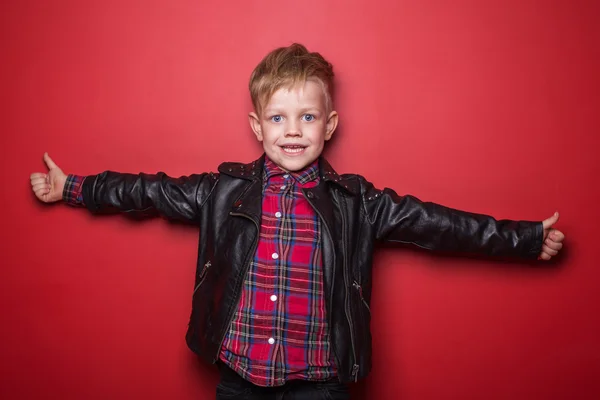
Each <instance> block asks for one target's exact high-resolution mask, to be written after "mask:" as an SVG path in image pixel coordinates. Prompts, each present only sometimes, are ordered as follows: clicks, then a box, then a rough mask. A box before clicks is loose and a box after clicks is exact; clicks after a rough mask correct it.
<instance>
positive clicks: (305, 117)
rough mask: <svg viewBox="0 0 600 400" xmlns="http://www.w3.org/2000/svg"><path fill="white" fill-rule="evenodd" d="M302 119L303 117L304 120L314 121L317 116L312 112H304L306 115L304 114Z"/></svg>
mask: <svg viewBox="0 0 600 400" xmlns="http://www.w3.org/2000/svg"><path fill="white" fill-rule="evenodd" d="M302 119H303V120H304V121H306V122H310V121H312V120H314V119H315V116H314V115H312V114H304V115H303V116H302Z"/></svg>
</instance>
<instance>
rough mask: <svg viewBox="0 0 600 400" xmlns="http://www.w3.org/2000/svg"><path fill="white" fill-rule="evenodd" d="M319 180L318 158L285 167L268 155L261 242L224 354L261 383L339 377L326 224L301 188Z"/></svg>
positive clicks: (227, 361)
mask: <svg viewBox="0 0 600 400" xmlns="http://www.w3.org/2000/svg"><path fill="white" fill-rule="evenodd" d="M318 183H319V169H318V161H315V162H314V163H313V164H311V165H310V166H308V167H307V168H306V169H304V170H303V171H300V172H297V173H286V172H285V171H283V170H281V169H280V168H279V167H277V165H275V164H274V163H273V162H272V161H271V160H269V159H268V158H266V161H265V173H264V177H263V199H262V217H261V226H260V236H259V241H258V247H257V249H256V254H255V256H254V260H253V261H252V262H251V265H250V268H249V270H248V274H247V275H246V279H245V281H244V284H243V288H242V293H241V296H240V302H239V304H238V308H237V311H236V313H235V315H234V317H233V320H232V322H231V326H230V327H229V331H228V333H227V335H226V336H225V341H224V342H223V346H222V348H221V354H220V359H221V361H222V362H224V363H225V364H226V365H227V366H229V367H230V368H231V369H233V370H234V371H236V372H237V373H238V374H239V375H241V376H242V377H243V378H244V379H245V380H247V381H250V382H252V383H254V384H256V385H259V386H281V385H283V384H284V383H285V382H286V381H289V380H292V379H303V380H315V381H319V380H327V379H330V378H332V377H333V376H335V368H334V364H333V358H332V354H331V350H330V346H331V345H330V339H329V328H328V324H327V318H326V312H325V298H324V295H323V274H322V261H321V226H320V222H319V218H318V217H317V215H316V213H315V211H314V210H313V209H312V207H311V206H310V204H309V203H308V201H307V200H306V199H305V198H304V195H303V193H302V191H301V189H302V188H310V187H314V186H316V185H317V184H318Z"/></svg>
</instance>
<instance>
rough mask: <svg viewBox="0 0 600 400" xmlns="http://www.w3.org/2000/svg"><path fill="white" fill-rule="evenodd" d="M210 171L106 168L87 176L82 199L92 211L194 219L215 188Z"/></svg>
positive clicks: (213, 177) (215, 176)
mask: <svg viewBox="0 0 600 400" xmlns="http://www.w3.org/2000/svg"><path fill="white" fill-rule="evenodd" d="M217 180H218V176H217V175H215V174H212V173H204V174H196V175H190V176H182V177H180V178H172V177H169V176H167V175H166V174H165V173H163V172H159V173H157V174H155V175H150V174H143V173H141V174H137V175H134V174H124V173H118V172H112V171H105V172H103V173H101V174H99V175H92V176H88V177H86V179H85V181H84V183H83V190H82V192H83V200H84V203H85V205H86V207H87V208H88V209H89V210H90V211H92V212H116V211H121V212H132V213H136V214H141V215H144V216H146V215H152V214H157V213H158V214H160V215H162V216H164V217H167V218H171V219H178V220H183V221H193V220H195V219H196V218H197V216H198V215H199V213H198V211H199V210H200V208H201V207H202V205H203V204H204V202H205V201H206V200H207V198H208V197H209V195H210V192H211V191H212V189H213V188H214V186H215V184H216V182H217Z"/></svg>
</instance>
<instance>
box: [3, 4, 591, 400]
mask: <svg viewBox="0 0 600 400" xmlns="http://www.w3.org/2000/svg"><path fill="white" fill-rule="evenodd" d="M226 3H230V4H235V6H233V5H230V6H226V5H225V4H226ZM599 4H600V3H598V2H595V1H587V2H586V1H568V0H564V1H533V0H526V1H522V0H518V1H517V0H506V1H500V0H494V1H484V2H481V1H476V0H473V1H468V0H458V1H447V2H445V1H423V0H420V1H378V2H374V1H365V2H359V1H339V2H334V1H307V0H304V1H302V2H300V3H298V2H287V1H268V0H255V1H249V0H246V1H239V2H221V1H211V2H207V1H204V2H200V1H166V0H155V1H151V2H150V1H142V0H139V1H132V0H128V1H124V0H119V1H116V0H104V1H74V0H70V1H67V0H64V1H60V2H50V1H35V0H28V1H24V0H20V1H12V2H11V1H3V2H2V4H1V5H0V8H1V9H0V40H1V42H0V43H1V46H2V48H1V54H2V62H1V64H0V65H1V66H0V69H1V70H0V71H1V74H0V83H1V89H0V90H1V92H2V96H1V98H0V99H1V100H0V101H1V110H2V111H1V113H2V118H1V120H0V123H1V124H2V125H1V127H0V130H1V138H0V148H1V149H2V153H1V157H0V160H1V163H2V165H1V168H0V178H1V179H2V183H3V185H2V196H0V209H2V210H3V217H2V223H1V225H2V229H1V230H0V239H1V240H0V243H1V244H2V255H3V256H2V261H1V264H2V267H1V268H0V318H1V319H0V325H1V328H0V376H1V378H0V397H1V398H11V399H28V398H61V399H107V398H112V399H121V398H140V399H141V398H148V399H155V398H161V399H167V398H177V399H201V398H213V396H214V386H215V384H216V381H217V375H216V373H215V371H214V370H213V369H212V368H211V367H207V366H204V365H203V364H201V363H199V362H198V361H197V360H196V359H195V357H194V356H193V355H192V353H191V352H189V351H188V350H187V348H186V347H185V343H184V339H183V337H184V334H185V330H186V327H187V318H188V315H189V311H190V299H191V294H192V285H193V276H194V262H195V256H196V243H197V233H196V230H195V229H193V228H186V227H182V226H179V225H173V224H169V223H166V222H165V221H162V220H152V221H145V222H133V221H130V220H127V219H125V218H121V217H93V216H91V215H89V214H88V213H87V212H85V211H83V210H75V209H71V208H69V207H66V206H64V205H56V206H52V207H48V206H43V205H41V204H39V203H38V202H37V201H36V200H35V199H34V196H33V195H32V193H31V192H30V189H29V179H28V177H29V174H30V173H31V172H33V171H36V170H42V168H43V164H42V162H41V156H42V153H43V152H44V151H48V152H49V153H50V155H51V156H52V157H53V158H54V160H55V161H56V162H57V163H58V164H59V165H60V166H61V167H62V168H63V169H64V170H65V171H66V172H76V173H80V174H88V173H96V172H100V171H102V170H104V169H113V170H119V171H128V172H137V171H145V172H156V171H158V170H163V171H166V172H167V173H170V174H173V175H178V174H186V173H192V172H200V171H207V170H213V171H214V170H215V169H216V167H217V165H218V164H219V162H221V161H224V160H240V161H249V160H252V159H254V158H256V157H258V155H259V154H260V147H259V146H258V145H257V143H256V142H255V139H254V137H253V135H252V133H251V131H250V129H249V127H248V126H247V119H246V114H247V112H248V111H250V101H249V96H248V93H247V80H248V77H249V75H250V72H251V70H252V68H253V67H254V66H255V65H256V63H257V62H258V61H259V60H260V59H261V58H262V57H263V56H264V55H265V54H266V53H267V52H268V51H269V50H271V49H272V48H274V47H276V46H281V45H287V44H290V43H291V42H292V41H299V42H302V43H304V44H306V45H307V46H308V47H309V49H313V50H317V51H320V52H321V53H322V54H324V55H325V56H326V57H327V58H329V59H330V60H331V62H332V63H333V64H334V65H335V67H336V73H337V83H338V91H337V110H338V111H339V113H340V116H341V124H340V129H339V131H338V132H337V137H336V138H335V140H333V142H332V143H331V144H330V146H329V148H328V149H327V154H328V157H329V159H330V161H331V162H332V164H333V165H334V166H335V167H336V168H337V169H338V171H340V172H359V173H362V174H364V175H365V176H367V177H368V178H369V179H370V180H372V181H373V182H375V183H376V184H377V185H379V186H390V187H393V188H395V189H396V190H397V191H398V192H400V193H411V194H414V195H417V196H418V197H420V198H423V199H427V200H432V201H437V202H440V203H443V204H446V205H449V206H452V207H457V208H462V209H468V210H471V211H475V212H485V213H490V214H493V215H495V216H497V217H499V218H515V219H518V218H521V219H538V220H540V219H543V218H546V217H548V216H550V215H551V214H552V212H554V211H555V210H559V211H560V212H561V216H562V219H561V221H560V222H559V225H558V227H559V228H561V229H562V230H563V231H564V232H565V233H566V234H567V241H566V246H567V249H566V250H565V252H564V254H563V257H562V258H561V259H560V261H559V262H557V263H555V264H553V266H552V267H548V268H546V267H547V266H548V264H544V265H543V266H542V263H540V264H539V265H540V267H541V268H532V266H531V264H527V263H518V262H517V263H507V262H499V261H487V260H473V259H464V258H457V257H451V258H447V257H438V256H431V255H429V254H426V253H423V252H419V251H412V250H406V249H399V250H398V249H387V248H386V249H385V250H382V251H381V252H380V253H378V255H377V257H376V265H375V269H374V287H375V290H374V295H373V301H372V303H373V304H372V307H373V321H372V331H373V339H374V350H373V351H374V367H373V372H372V374H371V376H370V377H369V378H368V379H367V380H366V381H365V382H363V383H362V384H360V385H358V386H357V387H355V388H354V389H353V393H354V395H355V396H354V398H356V399H362V398H370V399H397V398H401V399H417V400H420V399H459V398H460V399H483V398H485V399H507V398H511V399H565V398H572V399H591V398H599V397H598V396H600V382H599V381H598V380H597V378H598V376H599V374H600V343H599V340H600V339H599V338H600V313H599V312H598V309H597V307H598V304H599V301H600V291H599V290H598V286H599V283H600V268H598V265H597V264H598V262H597V258H598V245H597V241H598V234H597V225H598V223H599V222H600V218H599V217H600V213H599V211H598V203H599V201H600V190H599V189H598V181H599V179H598V175H599V173H600V162H599V161H598V155H597V153H598V150H599V149H600V141H599V139H598V135H599V133H600V132H599V129H598V128H599V127H600V123H599V122H600V121H599V110H600V95H599V93H600V82H599V78H598V71H599V70H600V61H599V54H600V53H599V51H600V50H599V49H600V28H599V26H600V25H598V20H599V17H600V5H599Z"/></svg>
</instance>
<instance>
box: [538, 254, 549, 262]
mask: <svg viewBox="0 0 600 400" xmlns="http://www.w3.org/2000/svg"><path fill="white" fill-rule="evenodd" d="M539 258H541V259H542V260H546V261H548V260H549V259H551V258H552V257H550V255H548V254H546V253H544V252H542V253H541V254H540V256H539Z"/></svg>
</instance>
